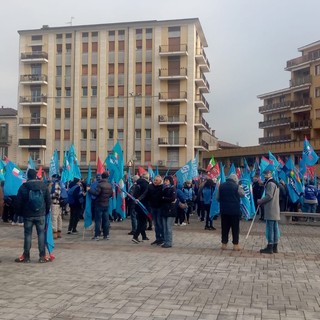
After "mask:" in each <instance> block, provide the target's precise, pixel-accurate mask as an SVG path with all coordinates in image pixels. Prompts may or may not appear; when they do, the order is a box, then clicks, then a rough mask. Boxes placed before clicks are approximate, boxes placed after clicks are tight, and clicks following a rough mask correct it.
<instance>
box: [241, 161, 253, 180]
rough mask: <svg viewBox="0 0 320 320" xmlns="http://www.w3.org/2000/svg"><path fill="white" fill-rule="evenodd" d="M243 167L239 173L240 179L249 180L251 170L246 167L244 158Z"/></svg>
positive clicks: (246, 163)
mask: <svg viewBox="0 0 320 320" xmlns="http://www.w3.org/2000/svg"><path fill="white" fill-rule="evenodd" d="M243 165H244V168H243V171H242V173H241V179H248V180H251V170H250V167H249V165H248V162H247V160H246V158H244V160H243Z"/></svg>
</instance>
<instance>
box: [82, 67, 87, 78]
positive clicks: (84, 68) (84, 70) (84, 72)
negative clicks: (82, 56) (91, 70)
mask: <svg viewBox="0 0 320 320" xmlns="http://www.w3.org/2000/svg"><path fill="white" fill-rule="evenodd" d="M87 74H88V65H87V64H83V65H82V75H83V76H86V75H87Z"/></svg>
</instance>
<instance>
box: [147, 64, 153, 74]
mask: <svg viewBox="0 0 320 320" xmlns="http://www.w3.org/2000/svg"><path fill="white" fill-rule="evenodd" d="M151 72H152V62H146V73H151Z"/></svg>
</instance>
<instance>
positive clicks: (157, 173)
mask: <svg viewBox="0 0 320 320" xmlns="http://www.w3.org/2000/svg"><path fill="white" fill-rule="evenodd" d="M154 174H155V175H156V176H158V175H159V167H158V166H156V170H155V172H154Z"/></svg>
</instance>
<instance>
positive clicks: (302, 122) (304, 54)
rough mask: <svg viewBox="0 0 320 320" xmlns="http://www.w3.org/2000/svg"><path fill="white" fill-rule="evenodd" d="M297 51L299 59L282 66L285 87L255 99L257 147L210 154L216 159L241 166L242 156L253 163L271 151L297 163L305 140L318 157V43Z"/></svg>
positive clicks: (319, 134) (319, 138) (319, 47)
mask: <svg viewBox="0 0 320 320" xmlns="http://www.w3.org/2000/svg"><path fill="white" fill-rule="evenodd" d="M298 50H299V52H301V56H299V57H297V58H294V59H291V60H289V61H287V64H286V67H285V70H286V71H289V72H290V73H291V77H290V78H291V79H290V83H289V87H288V88H284V89H281V90H277V91H273V92H269V93H265V94H261V95H259V96H258V98H259V99H261V100H262V102H263V103H262V106H260V107H259V113H260V114H262V115H263V121H261V122H259V128H260V129H263V137H261V138H259V146H256V147H244V148H234V149H227V150H226V149H225V150H217V151H214V152H213V153H214V155H215V156H216V157H217V158H218V159H219V160H221V161H223V162H229V163H230V162H235V164H238V165H243V157H246V159H247V161H248V160H249V161H248V162H249V163H250V162H251V163H253V162H254V159H255V156H261V155H265V156H267V155H268V151H271V152H272V153H273V154H275V155H279V156H281V157H283V158H285V157H287V156H289V155H291V156H294V158H295V162H296V164H298V161H299V158H300V157H301V153H302V150H303V141H304V138H305V137H307V139H308V140H309V142H310V143H311V145H312V147H313V148H314V150H315V151H316V152H317V153H318V154H320V41H317V42H314V43H311V44H308V45H305V46H303V47H301V48H299V49H298ZM317 167H318V165H317ZM317 171H318V174H320V172H319V168H317Z"/></svg>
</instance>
